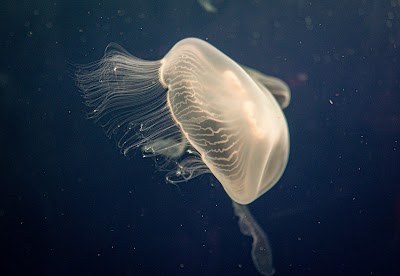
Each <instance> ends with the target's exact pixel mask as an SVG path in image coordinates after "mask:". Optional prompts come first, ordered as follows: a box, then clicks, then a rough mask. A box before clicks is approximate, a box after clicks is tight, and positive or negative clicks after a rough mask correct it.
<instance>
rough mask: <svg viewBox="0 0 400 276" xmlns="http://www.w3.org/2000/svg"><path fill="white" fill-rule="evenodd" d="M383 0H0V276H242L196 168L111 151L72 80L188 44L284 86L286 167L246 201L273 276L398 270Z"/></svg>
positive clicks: (218, 209)
mask: <svg viewBox="0 0 400 276" xmlns="http://www.w3.org/2000/svg"><path fill="white" fill-rule="evenodd" d="M399 24H400V1H398V0H391V1H390V0H373V1H367V0H358V1H354V0H352V1H345V0H339V1H327V0H321V1H303V0H285V1H267V0H248V1H247V0H246V1H244V0H243V1H239V0H214V1H212V0H198V1H197V0H179V1H177V0H170V1H161V0H159V1H149V0H142V1H138V0H131V1H125V0H114V1H111V0H101V1H99V0H97V1H93V0H81V1H77V0H71V1H44V0H37V1H33V0H32V1H19V2H18V1H11V0H3V1H1V2H0V47H1V53H0V105H1V106H0V112H1V115H0V122H1V129H0V143H1V144H0V145H1V146H0V158H1V167H0V170H1V173H0V254H1V255H0V274H1V275H205V274H211V275H257V271H256V269H255V268H254V266H253V263H252V260H251V256H250V250H251V238H249V237H247V236H244V235H242V234H241V233H240V230H239V227H238V223H237V218H236V217H235V215H234V214H233V209H232V204H231V200H230V199H229V197H228V196H227V195H226V193H225V191H224V190H223V188H222V187H221V185H220V184H219V183H218V181H217V180H216V179H215V178H214V177H213V176H212V175H203V176H200V177H198V178H195V179H193V180H191V181H189V182H187V183H183V184H180V185H179V186H175V185H171V184H168V183H166V181H165V174H166V172H164V171H160V170H159V168H158V165H157V163H156V162H155V160H153V159H151V158H142V155H141V153H140V152H139V151H138V152H137V154H136V155H135V156H133V157H132V158H130V159H127V158H126V157H124V156H123V155H122V154H120V152H119V149H118V148H117V146H116V142H115V141H114V140H112V139H111V140H109V139H107V137H106V136H105V135H104V131H103V130H102V129H101V127H100V126H99V125H96V124H95V123H93V122H92V121H90V120H86V114H87V112H88V109H87V108H86V106H85V105H84V103H83V99H82V98H81V96H80V94H79V91H78V88H77V87H76V85H75V79H74V71H75V65H76V64H86V63H89V62H93V61H96V60H98V59H100V58H101V57H102V55H103V53H104V49H105V47H106V46H107V45H108V44H109V43H110V42H117V43H119V44H120V45H121V46H123V47H124V48H125V49H126V50H127V51H129V52H130V53H131V54H133V55H135V56H138V57H140V58H143V59H148V60H156V59H160V58H162V57H163V56H164V55H165V54H166V53H167V51H168V50H169V49H170V48H171V47H172V46H173V45H174V44H175V43H176V42H178V41H179V40H181V39H183V38H186V37H198V38H201V39H203V40H206V41H208V42H209V43H211V44H212V45H214V46H215V47H217V48H218V49H220V50H221V51H222V52H224V53H225V54H227V55H228V56H229V57H231V58H232V59H234V60H235V61H236V62H238V63H240V64H244V65H247V66H251V67H252V68H255V69H257V70H259V71H261V72H263V73H265V74H268V75H272V76H276V77H279V78H281V79H283V80H284V81H286V82H287V83H288V84H289V86H290V88H291V92H292V99H291V103H290V105H289V107H288V108H287V109H285V110H284V112H285V115H286V118H287V121H288V125H289V131H290V139H291V145H290V146H291V148H290V157H289V163H288V166H287V168H286V171H285V173H284V174H283V177H282V178H281V179H280V181H279V182H278V183H277V184H276V185H275V187H274V188H272V189H271V190H270V191H268V192H267V193H266V194H265V195H263V196H262V197H260V198H259V199H257V200H256V201H255V202H254V203H252V204H251V205H250V206H249V207H250V209H251V211H252V213H253V215H254V217H255V218H256V220H257V221H258V223H259V224H260V226H261V227H262V228H263V229H264V231H265V232H266V233H267V235H268V237H269V240H270V243H271V247H272V252H273V263H274V267H275V270H276V275H400V268H399V262H400V189H399V185H400V107H399V104H400V78H399V74H400V63H399V62H400V50H399V48H400V25H399Z"/></svg>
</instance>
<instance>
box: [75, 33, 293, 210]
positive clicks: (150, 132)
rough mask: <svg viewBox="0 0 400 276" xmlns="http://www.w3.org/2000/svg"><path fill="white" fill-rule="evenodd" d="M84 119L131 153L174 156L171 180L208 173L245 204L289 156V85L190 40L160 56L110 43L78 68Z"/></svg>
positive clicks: (261, 191)
mask: <svg viewBox="0 0 400 276" xmlns="http://www.w3.org/2000/svg"><path fill="white" fill-rule="evenodd" d="M77 80H78V86H79V87H80V88H81V90H82V92H83V96H84V98H85V99H86V104H87V105H88V106H89V107H91V108H93V109H92V110H93V111H92V112H91V114H90V115H89V117H92V118H93V119H95V120H98V121H100V122H101V123H102V126H103V127H104V129H105V131H106V133H107V134H108V135H109V136H116V137H118V138H117V139H118V145H119V147H120V148H121V151H122V152H123V153H124V154H126V155H128V154H129V153H130V152H131V151H132V150H134V149H137V148H141V149H142V151H143V153H144V156H149V155H151V156H153V155H161V156H164V157H165V158H169V159H172V160H176V161H175V162H176V169H175V170H173V171H171V172H170V173H168V175H167V180H168V181H170V182H173V183H176V182H180V181H187V180H189V179H191V178H193V177H196V176H198V175H200V174H203V173H209V172H211V173H212V174H213V175H214V176H215V177H216V178H217V179H218V180H219V182H220V183H221V184H222V186H223V188H224V189H225V191H226V192H227V194H228V195H229V196H230V197H231V199H232V200H234V201H236V202H237V203H240V204H248V203H251V202H252V201H254V200H255V199H257V198H258V197H259V196H261V195H262V194H264V193H265V192H266V191H268V190H269V189H270V188H271V187H272V186H273V185H274V184H275V183H276V182H277V181H278V180H279V178H280V177H281V175H282V173H283V171H284V169H285V166H286V163H287V160H288V154H289V132H288V127H287V123H286V119H285V116H284V114H283V112H282V109H281V107H280V105H279V103H280V104H281V106H282V107H286V106H287V105H288V103H289V100H290V91H289V89H288V87H287V85H286V84H285V83H284V82H282V81H280V80H278V79H276V78H272V77H269V76H266V75H264V74H262V73H260V72H258V71H256V70H254V69H251V68H248V67H242V66H240V65H238V64H237V63H236V62H234V61H233V60H232V59H230V58H229V57H228V56H226V55H225V54H223V53H222V52H220V51H219V50H218V49H216V48H215V47H213V46H212V45H210V44H209V43H207V42H205V41H203V40H200V39H196V38H187V39H183V40H181V41H179V42H178V43H177V44H175V46H174V47H173V48H172V49H171V50H170V51H169V52H168V53H167V54H166V56H165V57H164V58H163V59H161V60H159V61H146V60H141V59H138V58H136V57H134V56H132V55H130V54H129V53H127V52H126V51H125V50H123V49H122V48H121V47H119V46H117V45H116V44H111V45H110V46H109V47H108V48H107V50H106V53H105V55H104V57H103V58H102V60H100V61H99V62H97V63H94V64H91V65H89V66H86V67H82V68H81V70H80V71H78V73H77Z"/></svg>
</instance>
